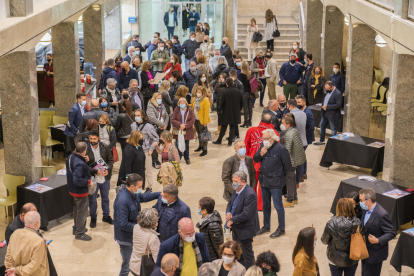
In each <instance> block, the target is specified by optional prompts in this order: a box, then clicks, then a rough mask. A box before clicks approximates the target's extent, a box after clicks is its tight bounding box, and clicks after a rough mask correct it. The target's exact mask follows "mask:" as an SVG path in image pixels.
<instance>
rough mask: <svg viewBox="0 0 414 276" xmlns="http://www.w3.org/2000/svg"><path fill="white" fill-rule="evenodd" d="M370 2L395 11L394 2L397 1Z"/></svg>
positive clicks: (380, 0)
mask: <svg viewBox="0 0 414 276" xmlns="http://www.w3.org/2000/svg"><path fill="white" fill-rule="evenodd" d="M368 1H369V2H372V3H374V4H377V5H379V6H382V7H384V8H386V9H389V10H392V11H393V10H394V2H395V0H368Z"/></svg>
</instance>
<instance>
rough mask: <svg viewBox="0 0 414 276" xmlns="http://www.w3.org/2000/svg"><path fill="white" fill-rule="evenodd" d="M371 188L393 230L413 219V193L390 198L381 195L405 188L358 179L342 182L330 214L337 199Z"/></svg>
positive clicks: (334, 209)
mask: <svg viewBox="0 0 414 276" xmlns="http://www.w3.org/2000/svg"><path fill="white" fill-rule="evenodd" d="M367 188H372V189H374V191H375V193H376V195H377V202H378V203H379V204H380V205H381V206H382V207H383V208H384V209H385V210H386V211H387V212H388V214H389V215H390V218H391V223H392V225H393V227H394V230H395V231H397V230H399V229H400V225H403V224H405V223H408V222H410V221H412V220H413V219H414V193H411V194H409V195H406V196H403V197H401V198H392V197H389V196H386V195H383V193H385V192H388V191H391V190H394V189H400V190H403V191H404V190H405V189H406V188H404V187H401V186H398V185H394V184H391V183H389V182H386V181H384V180H376V181H375V182H370V181H367V180H360V179H358V177H353V178H349V179H346V180H342V181H341V184H339V187H338V191H337V192H336V195H335V199H334V201H333V202H332V207H331V213H332V214H335V213H336V204H337V203H338V201H339V199H341V198H344V197H346V195H347V194H348V193H349V192H353V191H355V192H359V191H360V190H361V189H367Z"/></svg>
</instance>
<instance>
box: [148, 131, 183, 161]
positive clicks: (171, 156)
mask: <svg viewBox="0 0 414 276" xmlns="http://www.w3.org/2000/svg"><path fill="white" fill-rule="evenodd" d="M160 140H161V141H162V142H163V143H164V146H161V147H160V146H159V145H158V143H154V146H155V150H156V151H157V152H158V154H160V155H161V160H162V163H165V162H170V161H177V162H180V155H179V153H178V149H177V148H176V147H175V145H174V144H173V142H172V141H173V136H172V134H171V132H169V131H167V130H164V131H163V132H161V135H160Z"/></svg>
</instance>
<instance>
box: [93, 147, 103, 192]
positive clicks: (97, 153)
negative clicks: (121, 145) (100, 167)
mask: <svg viewBox="0 0 414 276" xmlns="http://www.w3.org/2000/svg"><path fill="white" fill-rule="evenodd" d="M91 148H92V152H93V156H94V157H95V161H98V160H100V159H101V158H102V157H101V151H100V149H99V144H98V147H97V148H96V149H95V148H94V147H93V146H91ZM95 179H96V182H97V183H99V184H102V183H105V176H103V175H96V176H95Z"/></svg>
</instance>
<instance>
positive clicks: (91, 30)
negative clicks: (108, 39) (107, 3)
mask: <svg viewBox="0 0 414 276" xmlns="http://www.w3.org/2000/svg"><path fill="white" fill-rule="evenodd" d="M102 8H103V7H102V6H101V5H92V6H90V7H89V8H87V9H86V11H85V12H84V13H83V16H82V18H83V41H84V51H85V62H92V63H93V65H94V67H96V69H95V78H96V80H97V83H98V84H99V80H100V78H101V73H102V63H103V61H104V60H105V37H104V36H103V32H102V31H103V29H104V20H103V18H104V17H103V12H104V11H103V9H102Z"/></svg>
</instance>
